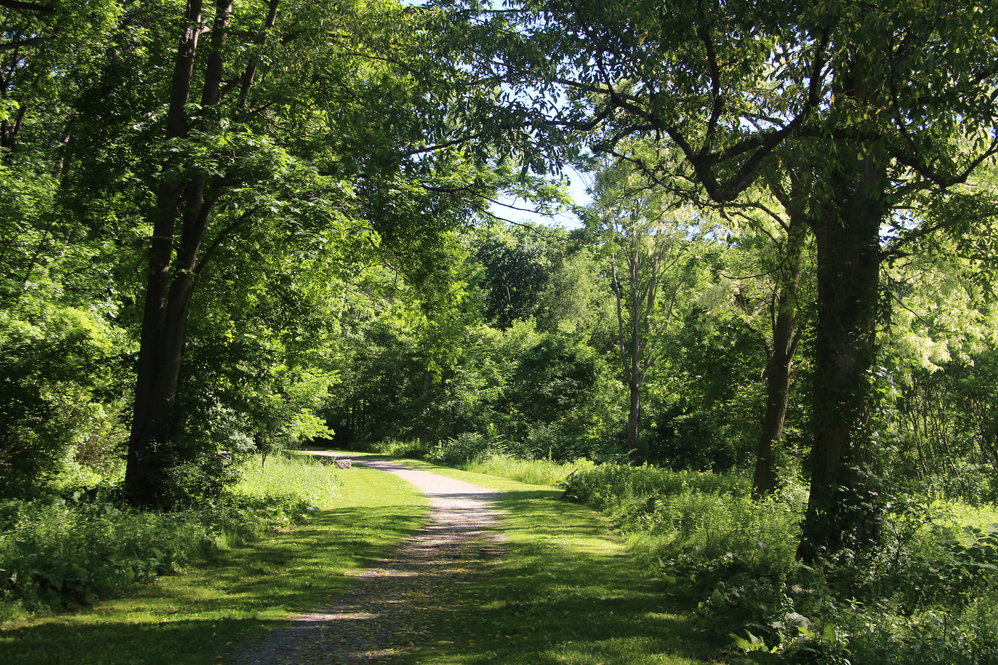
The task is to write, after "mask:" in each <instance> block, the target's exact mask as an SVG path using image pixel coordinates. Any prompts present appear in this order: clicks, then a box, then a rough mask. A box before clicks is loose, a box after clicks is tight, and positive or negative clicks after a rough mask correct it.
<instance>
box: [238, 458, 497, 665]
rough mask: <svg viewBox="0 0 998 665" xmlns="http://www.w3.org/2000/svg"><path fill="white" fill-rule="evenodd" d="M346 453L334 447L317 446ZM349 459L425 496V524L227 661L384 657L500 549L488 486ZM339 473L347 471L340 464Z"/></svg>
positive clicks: (400, 650)
mask: <svg viewBox="0 0 998 665" xmlns="http://www.w3.org/2000/svg"><path fill="white" fill-rule="evenodd" d="M316 454H321V455H326V456H330V457H346V456H342V455H337V454H335V453H316ZM353 463H354V464H357V465H363V466H367V467H371V468H374V469H380V470H382V471H386V472H388V473H393V474H395V475H397V476H399V477H401V478H403V479H405V480H407V481H409V482H410V483H412V484H413V485H415V486H416V487H418V488H419V489H420V490H422V491H423V492H424V493H426V495H427V496H428V497H429V498H430V508H431V512H430V516H429V521H428V523H427V525H426V526H425V527H424V528H423V529H422V530H421V531H420V532H418V533H417V534H416V535H414V536H412V537H411V538H409V539H407V540H406V541H405V542H404V543H403V544H402V546H401V547H400V549H399V550H398V551H397V552H396V553H395V554H394V555H393V556H392V557H391V558H389V559H386V560H384V561H382V562H380V565H379V566H378V567H376V568H368V569H364V570H360V571H357V572H355V573H353V576H355V577H357V578H358V579H357V580H356V583H355V584H354V585H353V586H352V587H351V590H350V591H348V592H347V593H346V594H345V595H343V596H340V597H338V598H336V599H333V600H332V601H331V602H330V604H329V605H327V606H325V607H320V608H318V609H316V610H315V611H314V612H309V613H308V614H302V615H299V616H297V617H294V618H293V619H292V621H291V625H290V626H288V627H286V628H281V629H277V630H272V631H269V632H267V633H266V634H265V635H263V636H262V637H261V638H259V639H257V640H256V641H254V642H252V643H250V644H248V645H247V646H246V647H244V648H243V649H241V650H240V651H238V652H237V653H236V654H235V656H234V657H233V658H232V659H231V661H230V662H231V663H232V665H335V664H339V663H388V662H391V661H392V660H394V659H395V657H400V658H401V659H404V656H405V655H406V653H407V652H408V651H409V650H410V649H412V648H413V647H416V646H419V645H420V644H421V643H422V642H423V633H424V629H425V627H424V626H423V625H422V622H421V615H426V614H429V613H425V612H423V610H429V609H432V610H435V611H439V609H440V608H439V605H440V603H441V600H440V599H441V598H444V597H446V596H447V590H448V589H450V588H453V586H454V585H459V584H461V583H462V581H464V580H466V579H467V578H468V576H470V575H475V574H479V573H481V572H482V571H483V570H484V569H485V568H486V567H487V566H488V565H489V564H490V562H493V561H495V560H496V559H497V558H498V557H499V556H500V555H501V554H502V534H501V533H500V532H499V531H498V529H497V516H498V512H497V510H496V508H495V505H494V500H495V498H496V497H497V496H498V495H497V494H496V493H495V491H494V490H490V489H486V488H484V487H478V486H477V485H471V484H469V483H465V482H462V481H459V480H454V479H452V478H447V477H445V476H441V475H438V474H435V473H430V472H428V471H419V470H417V469H412V468H409V467H406V466H403V465H401V464H396V463H394V462H388V461H383V460H366V459H353ZM343 473H350V472H349V471H344V472H343Z"/></svg>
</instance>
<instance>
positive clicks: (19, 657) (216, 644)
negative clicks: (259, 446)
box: [0, 463, 426, 665]
mask: <svg viewBox="0 0 998 665" xmlns="http://www.w3.org/2000/svg"><path fill="white" fill-rule="evenodd" d="M269 466H270V464H269V463H268V467H269ZM316 468H321V467H316ZM291 473H292V475H295V472H293V471H292V472H291ZM327 473H328V471H327ZM337 475H338V477H339V478H340V480H341V481H342V486H341V487H340V488H339V490H338V493H337V496H336V498H335V499H334V501H333V503H332V505H327V506H322V505H320V508H326V509H325V510H323V511H321V512H319V513H318V514H317V515H315V516H314V517H313V518H312V520H311V521H310V522H309V523H308V524H306V525H304V526H300V527H297V528H295V529H294V530H292V531H290V532H289V533H284V534H275V535H273V536H271V537H267V538H265V539H264V540H261V541H258V542H256V543H254V544H252V545H248V546H241V547H236V548H232V549H229V550H227V551H224V552H221V553H219V554H218V555H217V556H215V557H214V558H213V559H212V560H210V561H206V562H204V563H203V564H202V565H200V566H199V567H197V568H196V569H192V570H189V571H187V572H186V573H185V574H183V575H179V576H172V577H165V578H161V579H160V580H159V581H157V582H156V583H154V584H151V585H149V586H146V587H143V588H142V589H141V591H140V593H139V594H138V595H135V596H130V597H127V598H119V599H116V600H111V601H105V602H102V603H99V604H97V605H95V606H94V607H93V608H91V609H89V610H86V611H81V612H77V613H73V614H54V615H49V616H44V617H39V618H36V619H33V620H29V621H22V622H19V623H10V624H7V625H4V626H2V627H0V663H4V664H6V663H12V664H13V663H16V664H17V665H50V664H51V663H59V664H60V665H168V664H169V665H213V664H216V663H220V662H222V661H223V660H224V654H225V653H226V651H227V650H228V649H230V648H231V647H232V646H233V645H235V644H237V643H238V642H241V641H243V640H246V639H249V638H251V637H252V636H254V635H256V634H258V633H260V632H261V631H263V630H265V629H266V628H268V627H274V626H276V625H281V624H282V623H283V622H284V620H285V619H286V618H287V617H288V616H289V615H290V614H293V613H295V612H299V611H303V610H307V609H311V608H313V607H315V606H317V605H319V604H321V603H323V602H324V601H326V600H328V599H329V598H330V597H332V596H335V595H336V594H339V593H342V592H343V591H344V589H345V588H346V587H347V585H348V584H349V578H348V577H345V576H344V574H343V573H344V572H346V571H348V570H351V569H357V568H363V567H366V566H369V565H370V564H371V562H372V561H374V560H375V559H377V558H378V557H380V556H383V555H384V554H385V553H387V552H388V551H390V550H391V549H392V548H393V547H394V546H395V545H397V544H398V542H399V541H400V540H401V539H402V538H404V537H405V536H406V535H408V534H409V533H411V532H412V531H413V530H415V529H416V528H418V526H419V525H420V524H421V523H422V521H423V519H424V516H425V512H426V508H425V499H424V498H423V497H422V495H420V494H418V493H417V492H416V491H415V489H414V488H413V487H411V486H410V485H409V484H408V483H405V482H403V481H401V480H399V479H397V478H395V477H394V476H391V475H389V474H386V473H381V472H378V471H373V470H368V469H363V468H355V469H351V470H350V471H348V472H342V473H339V474H337ZM285 480H288V479H287V478H285ZM248 482H252V483H263V482H270V481H264V480H263V479H262V478H256V479H255V480H254V479H250V481H248ZM280 482H282V481H280V480H279V479H278V480H277V481H276V483H275V489H280ZM258 489H259V488H258ZM325 496H329V495H328V493H327V494H325Z"/></svg>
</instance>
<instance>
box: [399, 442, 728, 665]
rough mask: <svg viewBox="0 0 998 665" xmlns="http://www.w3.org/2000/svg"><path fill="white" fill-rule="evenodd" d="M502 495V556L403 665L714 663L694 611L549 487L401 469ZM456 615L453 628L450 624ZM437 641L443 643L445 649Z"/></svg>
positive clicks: (583, 510) (592, 518)
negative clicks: (672, 596) (698, 636)
mask: <svg viewBox="0 0 998 665" xmlns="http://www.w3.org/2000/svg"><path fill="white" fill-rule="evenodd" d="M406 463H407V464H411V465H412V466H418V467H419V468H423V469H427V470H430V471H434V472H436V473H440V474H442V475H446V476H450V477H453V478H457V479H459V480H464V481H466V482H470V483H473V484H476V485H481V486H486V487H492V488H495V489H497V490H502V491H503V492H505V494H504V495H503V496H502V498H501V499H500V507H501V508H502V510H503V512H504V516H503V518H502V527H503V530H504V532H505V535H506V540H505V543H504V549H505V554H504V556H503V557H502V559H501V560H499V562H498V563H496V564H495V565H494V566H493V567H492V568H490V569H489V571H488V572H487V573H486V574H483V575H477V576H473V577H471V578H470V579H469V580H467V581H466V582H462V584H460V585H456V586H455V587H454V588H453V589H452V590H451V593H450V597H449V598H447V599H446V600H445V601H443V602H442V603H441V605H442V609H441V610H440V612H439V613H437V615H436V616H435V617H432V618H431V620H430V622H431V624H433V625H435V626H436V630H437V631H438V634H437V636H436V637H439V640H438V639H436V637H435V638H432V639H428V640H426V643H425V644H424V645H423V646H422V647H420V648H419V649H418V650H417V651H416V652H415V653H414V654H413V655H412V657H411V659H407V660H405V662H407V663H419V664H431V663H432V664H433V665H457V664H461V665H549V664H554V663H572V664H575V665H598V664H599V663H603V664H604V665H692V664H702V663H705V662H716V661H715V660H712V655H711V654H712V653H714V651H713V650H712V649H713V647H714V646H715V645H712V644H703V643H701V642H698V641H697V640H696V638H695V637H694V632H693V625H692V622H693V613H692V609H693V608H692V607H690V606H688V605H682V604H679V603H677V602H675V601H673V600H670V599H669V598H668V597H667V595H666V593H665V589H664V588H663V586H662V585H661V583H660V582H658V581H657V580H655V579H654V578H653V577H652V576H651V575H649V574H648V573H647V572H646V570H645V569H643V568H642V566H641V565H640V564H639V563H638V562H636V561H635V560H634V558H633V557H631V556H630V555H629V554H628V550H627V547H626V545H625V543H623V542H622V541H621V539H619V538H617V537H615V536H614V535H612V533H611V530H610V522H609V520H608V519H607V518H605V517H604V516H602V515H600V514H599V513H596V512H594V511H593V510H591V509H589V508H587V507H585V506H580V505H577V504H572V503H568V502H565V501H562V500H560V496H561V492H560V491H559V490H556V489H554V488H553V487H551V486H544V485H528V484H524V483H520V482H516V481H513V480H510V479H508V478H500V477H496V476H491V475H483V474H479V473H472V472H467V471H462V470H457V469H448V468H442V467H437V466H434V465H432V464H428V463H425V462H408V461H407V462H406ZM455 616H458V617H460V620H459V621H455V620H454V617H455ZM440 640H446V643H444V642H441V641H440Z"/></svg>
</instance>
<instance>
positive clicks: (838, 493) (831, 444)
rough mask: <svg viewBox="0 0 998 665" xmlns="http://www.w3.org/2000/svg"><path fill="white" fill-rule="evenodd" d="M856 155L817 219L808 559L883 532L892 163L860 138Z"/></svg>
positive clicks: (838, 174) (836, 175)
mask: <svg viewBox="0 0 998 665" xmlns="http://www.w3.org/2000/svg"><path fill="white" fill-rule="evenodd" d="M857 152H858V153H859V157H843V158H842V160H843V163H841V164H838V165H836V166H833V167H832V172H831V174H830V178H829V184H830V191H829V192H828V194H829V195H830V196H829V198H828V201H829V204H828V205H827V206H826V207H825V208H824V209H823V210H822V211H819V215H818V218H817V219H815V221H814V231H815V239H816V243H817V260H818V324H817V329H816V339H815V345H816V372H815V384H814V416H813V417H814V420H813V428H814V443H813V449H812V453H811V460H810V464H811V492H810V496H809V499H808V506H807V513H806V515H805V519H804V527H803V533H802V537H801V542H800V545H799V547H798V551H797V552H798V556H799V557H800V558H801V559H803V560H805V561H813V560H814V559H816V558H817V557H819V556H821V555H822V554H823V553H826V552H827V553H834V552H838V551H841V550H842V549H844V548H847V547H862V546H863V545H865V544H868V543H870V542H871V541H873V540H874V539H875V538H876V531H875V522H876V508H875V506H874V505H873V504H872V503H871V502H870V501H869V497H867V496H866V495H865V494H866V493H865V492H864V486H865V482H866V472H867V470H868V466H869V458H868V457H869V452H870V451H869V431H868V429H869V427H868V426H869V399H870V385H871V384H870V375H871V370H872V366H873V362H874V355H875V345H874V341H875V332H876V321H877V298H878V283H879V274H880V225H881V222H882V221H883V219H884V215H885V214H886V210H887V205H886V203H885V196H884V192H885V190H886V187H887V182H886V180H887V176H886V163H887V160H886V158H885V156H884V154H883V151H882V149H881V148H880V146H878V145H876V144H869V143H868V144H865V145H860V146H858V150H857ZM847 161H848V163H845V162H847Z"/></svg>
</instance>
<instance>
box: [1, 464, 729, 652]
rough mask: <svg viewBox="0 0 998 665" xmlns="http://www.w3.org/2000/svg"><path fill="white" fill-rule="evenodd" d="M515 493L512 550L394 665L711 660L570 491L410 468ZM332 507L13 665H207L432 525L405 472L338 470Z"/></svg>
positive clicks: (42, 637)
mask: <svg viewBox="0 0 998 665" xmlns="http://www.w3.org/2000/svg"><path fill="white" fill-rule="evenodd" d="M406 462H407V463H409V464H411V465H412V466H415V467H419V468H424V469H427V470H432V471H435V472H438V473H441V474H443V475H447V476H451V477H455V478H459V479H461V480H466V481H468V482H472V483H475V484H478V485H483V486H487V487H493V488H496V489H499V490H502V491H503V492H505V494H504V497H503V499H502V501H501V507H502V508H503V509H504V511H505V516H504V517H503V518H502V524H503V527H504V529H505V531H506V534H507V540H506V542H505V545H504V547H505V555H504V556H503V557H502V558H501V559H500V560H499V561H498V562H497V563H495V564H493V565H492V566H491V567H490V568H489V570H488V572H487V573H486V574H482V575H472V576H469V577H468V578H465V579H466V580H467V581H464V582H463V583H462V584H459V585H455V586H453V587H451V588H450V589H449V591H448V593H447V596H446V597H442V598H439V599H436V600H435V602H434V603H433V604H432V607H431V608H430V609H429V610H428V611H426V612H424V613H423V616H421V617H420V624H421V626H424V627H428V628H427V630H428V633H427V634H424V635H423V636H421V639H417V640H416V646H414V647H413V650H411V651H410V652H408V653H407V654H405V655H403V656H400V657H399V658H398V659H395V660H392V661H391V662H392V663H412V664H416V663H418V664H421V665H431V664H433V665H452V664H453V665H457V664H461V665H548V664H551V665H554V664H556V663H571V664H574V665H598V664H603V665H656V664H658V665H686V664H692V663H707V662H716V661H714V660H710V658H709V655H710V651H709V645H708V646H707V647H705V646H704V645H698V644H697V642H695V641H694V640H692V639H691V637H693V633H692V626H691V624H690V621H691V614H690V608H689V607H683V606H680V605H677V604H675V603H674V602H673V601H670V600H669V599H668V598H667V596H666V594H665V592H664V589H663V588H662V587H661V586H660V585H659V584H658V583H657V582H655V581H654V580H652V579H651V578H650V577H649V576H648V575H647V574H646V573H644V572H643V571H642V570H641V569H640V567H639V566H638V565H637V564H636V563H635V561H634V560H633V559H632V558H631V557H630V556H629V555H628V554H627V552H626V551H625V548H624V546H623V545H622V544H621V541H620V539H618V538H615V537H613V536H611V535H610V531H609V528H608V525H607V523H606V521H605V519H604V518H603V517H602V516H600V515H599V514H598V513H596V512H594V511H592V510H590V509H588V508H585V507H583V506H579V505H575V504H571V503H567V502H564V501H561V500H559V498H558V496H559V494H560V492H559V491H557V490H555V489H553V488H551V487H546V486H538V485H527V484H524V483H520V482H516V481H512V480H507V479H505V478H499V477H496V476H490V475H482V474H477V473H469V472H465V471H458V470H455V469H449V468H443V467H437V466H434V465H430V464H426V463H424V462H416V461H408V460H406ZM340 476H341V478H342V481H343V487H342V489H341V491H340V493H339V496H338V498H337V500H336V504H335V505H334V506H333V507H332V508H331V509H330V510H326V511H323V512H321V513H320V514H318V515H317V516H316V517H315V518H314V519H313V520H312V522H311V523H310V524H308V525H307V526H304V527H299V528H297V529H296V530H295V531H294V532H292V533H289V534H284V535H278V536H275V537H272V538H268V539H266V540H264V541H261V542H259V543H256V544H254V545H252V546H247V547H240V548H234V549H231V550H228V551H225V552H222V553H221V554H220V555H219V556H218V557H217V559H216V560H215V561H213V562H210V563H209V564H207V565H205V566H203V567H201V568H199V569H196V570H192V571H189V572H187V573H185V574H184V575H180V576H175V577H169V578H163V579H161V580H160V581H159V582H157V583H156V584H153V585H150V586H149V587H146V588H144V589H143V590H142V592H141V593H140V595H137V596H132V597H128V598H122V599H118V600H114V601H109V602H104V603H101V604H99V605H98V606H96V607H95V608H93V610H91V611H85V612H79V613H76V614H64V615H54V616H49V617H42V618H38V619H35V620H32V621H30V622H27V623H24V624H20V625H14V626H7V627H6V628H5V629H4V630H3V631H2V632H0V663H4V664H6V663H17V664H18V665H36V664H37V665H42V664H45V665H48V664H50V663H59V664H60V665H125V664H128V665H143V664H149V665H152V664H163V665H167V664H169V665H209V664H215V663H222V662H224V658H225V654H226V653H227V652H228V651H229V650H230V649H231V647H232V646H233V645H234V644H236V643H239V642H241V641H244V640H246V639H248V638H251V637H252V636H254V635H256V634H257V633H259V631H261V630H264V629H265V628H267V627H274V626H278V625H281V624H282V620H283V619H285V618H286V617H287V616H288V613H289V612H294V611H299V610H307V609H310V608H312V607H315V606H317V605H320V604H321V603H323V602H325V601H327V600H328V599H329V598H330V597H331V596H334V595H335V594H337V593H340V592H342V591H343V590H344V589H345V588H346V586H347V584H349V578H348V577H345V576H344V575H343V572H345V571H347V570H349V569H354V568H360V567H364V566H365V565H367V564H368V563H369V562H371V561H372V560H373V559H375V558H377V557H378V556H380V555H383V554H384V553H386V551H388V550H389V549H390V548H391V547H392V546H394V545H396V544H397V543H398V542H399V541H400V539H402V538H403V537H404V536H405V535H406V534H407V533H410V532H411V531H412V530H413V529H414V528H416V527H417V526H418V525H419V524H420V523H421V521H422V519H423V517H424V515H425V500H424V499H423V498H422V497H421V496H420V495H417V494H416V493H415V492H414V491H413V488H412V487H411V486H409V485H408V484H407V483H404V482H402V481H400V480H398V479H396V478H395V477H394V476H392V475H390V474H387V473H383V472H380V471H374V470H369V469H364V468H359V467H356V466H355V467H354V469H353V470H351V471H349V472H345V473H342V474H340Z"/></svg>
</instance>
